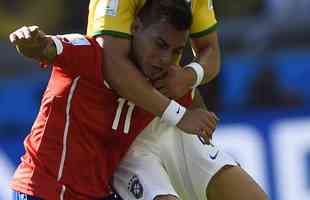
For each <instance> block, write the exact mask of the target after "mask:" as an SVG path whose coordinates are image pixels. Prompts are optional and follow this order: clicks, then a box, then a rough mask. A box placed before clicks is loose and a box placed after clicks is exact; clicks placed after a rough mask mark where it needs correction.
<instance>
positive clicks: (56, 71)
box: [10, 1, 214, 200]
mask: <svg viewBox="0 0 310 200" xmlns="http://www.w3.org/2000/svg"><path fill="white" fill-rule="evenodd" d="M182 2H183V1H180V5H179V6H173V7H171V6H170V7H158V6H154V7H153V8H152V12H151V13H148V15H147V16H141V17H140V18H137V19H136V21H135V23H134V24H133V33H134V34H133V38H134V39H133V41H132V53H131V55H129V56H130V57H131V59H132V60H133V62H135V63H136V64H137V65H138V66H140V70H141V71H142V72H143V73H144V74H145V75H146V76H148V77H151V76H153V75H154V74H156V73H157V71H158V68H159V66H160V67H161V68H168V66H170V65H171V64H172V63H173V61H174V59H175V56H177V55H178V54H179V51H181V50H182V49H183V47H184V45H185V42H186V39H187V37H188V33H189V27H190V25H191V12H190V8H188V6H187V5H185V4H182ZM146 24H148V25H146ZM163 30H164V31H163ZM10 40H11V42H12V43H14V44H16V46H17V48H18V50H19V52H21V53H22V54H24V55H25V56H27V57H30V58H34V59H37V60H39V61H42V62H43V63H51V64H52V65H53V67H52V74H51V77H50V80H49V83H48V86H47V89H46V91H45V93H44V95H43V99H42V102H41V108H40V111H39V113H38V116H37V118H36V120H35V122H34V124H33V127H32V129H31V132H30V134H29V135H28V136H27V137H26V139H25V142H24V146H25V150H26V153H25V155H24V156H23V157H22V159H21V163H20V165H19V166H18V168H17V170H16V172H15V174H14V177H13V180H12V182H11V186H12V188H13V189H14V190H15V191H16V192H17V194H18V195H19V196H20V197H23V196H27V198H29V199H31V198H33V199H44V200H57V199H60V200H70V199H74V200H75V199H80V200H88V199H89V200H90V199H109V198H111V199H112V198H114V194H113V191H112V188H111V187H110V183H111V178H112V174H113V172H114V171H115V168H116V166H117V165H118V163H119V161H120V159H121V158H122V157H123V156H124V154H125V153H126V151H127V150H128V148H129V146H130V144H131V143H132V141H133V140H134V138H135V137H136V136H137V134H139V132H140V131H141V130H142V129H144V128H145V127H146V125H147V124H148V123H149V122H150V121H151V120H152V119H153V118H154V116H153V115H152V114H149V113H148V112H146V111H144V110H142V109H140V108H138V107H137V108H136V107H135V105H134V104H132V103H131V102H128V101H127V100H124V99H123V98H121V97H120V96H118V95H117V94H116V93H115V92H114V90H112V89H111V88H109V86H108V83H107V82H105V70H104V66H103V60H104V59H109V58H108V57H103V56H102V47H100V46H99V45H98V44H97V42H96V41H95V39H92V38H87V37H85V36H82V35H77V34H74V35H64V36H56V37H53V36H47V35H45V34H44V33H43V32H42V31H40V30H39V29H38V27H36V26H31V27H23V28H21V29H19V30H17V31H15V32H14V33H12V34H11V35H10ZM159 40H160V41H161V42H162V43H164V44H165V45H164V47H162V46H159V45H158V42H159ZM137 41H140V42H141V41H143V42H144V43H146V42H148V43H150V44H152V45H148V47H146V48H143V49H140V48H139V46H137V45H135V43H136V42H137ZM103 50H104V47H103ZM128 78H130V77H128ZM128 81H131V80H128ZM141 95H143V94H141ZM188 97H189V95H186V96H185V97H184V98H183V100H181V101H180V104H183V106H188V104H189V103H190V101H189V100H188V99H190V98H188ZM184 99H185V100H184ZM180 104H179V103H177V102H175V101H173V100H171V101H169V102H168V103H167V105H166V107H165V109H164V110H162V111H161V112H160V113H159V116H161V118H162V120H164V121H167V122H168V123H170V124H171V125H177V126H178V127H179V128H181V129H182V130H184V131H186V132H188V133H191V134H198V135H200V136H203V137H205V136H206V135H204V133H203V131H202V130H204V129H206V128H209V127H210V126H212V123H211V124H210V121H209V120H208V118H213V117H214V116H213V114H212V113H209V112H207V111H204V110H201V109H193V110H190V109H186V108H185V107H183V106H182V105H180Z"/></svg>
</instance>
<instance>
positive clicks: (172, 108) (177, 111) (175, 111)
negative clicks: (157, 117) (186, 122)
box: [161, 100, 186, 126]
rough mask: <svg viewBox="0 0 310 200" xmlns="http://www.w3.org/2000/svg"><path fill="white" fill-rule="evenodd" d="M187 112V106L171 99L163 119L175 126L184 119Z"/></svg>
mask: <svg viewBox="0 0 310 200" xmlns="http://www.w3.org/2000/svg"><path fill="white" fill-rule="evenodd" d="M185 112H186V108H185V107H183V106H181V105H180V104H178V103H177V102H176V101H174V100H171V101H170V103H169V105H168V106H167V108H166V110H165V112H164V113H163V115H162V116H161V120H162V121H165V122H167V123H168V124H170V125H172V126H175V125H177V124H178V123H179V121H180V120H181V119H182V117H183V115H184V114H185Z"/></svg>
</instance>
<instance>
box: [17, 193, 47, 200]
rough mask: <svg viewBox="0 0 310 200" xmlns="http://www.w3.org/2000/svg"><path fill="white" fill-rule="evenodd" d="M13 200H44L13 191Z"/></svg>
mask: <svg viewBox="0 0 310 200" xmlns="http://www.w3.org/2000/svg"><path fill="white" fill-rule="evenodd" d="M13 200H42V199H40V198H38V197H33V196H30V195H28V194H25V193H22V192H17V191H13Z"/></svg>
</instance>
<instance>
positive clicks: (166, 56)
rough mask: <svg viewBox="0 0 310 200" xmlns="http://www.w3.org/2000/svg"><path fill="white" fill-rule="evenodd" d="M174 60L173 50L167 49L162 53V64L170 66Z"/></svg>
mask: <svg viewBox="0 0 310 200" xmlns="http://www.w3.org/2000/svg"><path fill="white" fill-rule="evenodd" d="M172 60H173V53H172V51H171V50H169V49H166V50H164V51H163V52H162V53H161V54H160V64H161V65H162V66H170V65H171V64H172Z"/></svg>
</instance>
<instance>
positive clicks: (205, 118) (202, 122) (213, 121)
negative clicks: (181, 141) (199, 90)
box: [177, 108, 219, 143]
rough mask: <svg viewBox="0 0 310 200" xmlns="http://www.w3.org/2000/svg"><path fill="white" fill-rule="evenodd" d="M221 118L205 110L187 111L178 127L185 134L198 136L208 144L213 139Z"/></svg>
mask: <svg viewBox="0 0 310 200" xmlns="http://www.w3.org/2000/svg"><path fill="white" fill-rule="evenodd" d="M218 121H219V118H218V117H217V116H216V115H215V114H214V113H213V112H209V111H206V110H203V109H200V108H199V109H187V110H186V112H185V114H184V116H183V118H182V119H181V121H180V122H179V123H178V124H177V127H178V128H180V129H181V130H183V131H184V132H185V133H188V134H193V135H198V136H200V137H202V138H203V139H204V140H205V141H206V142H207V143H208V142H209V141H210V140H211V139H212V135H213V132H214V130H215V128H216V125H217V122H218Z"/></svg>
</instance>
